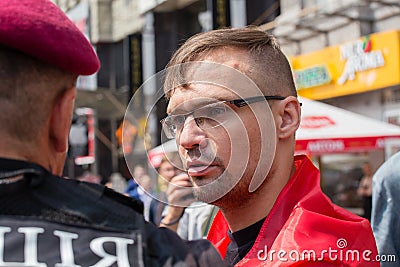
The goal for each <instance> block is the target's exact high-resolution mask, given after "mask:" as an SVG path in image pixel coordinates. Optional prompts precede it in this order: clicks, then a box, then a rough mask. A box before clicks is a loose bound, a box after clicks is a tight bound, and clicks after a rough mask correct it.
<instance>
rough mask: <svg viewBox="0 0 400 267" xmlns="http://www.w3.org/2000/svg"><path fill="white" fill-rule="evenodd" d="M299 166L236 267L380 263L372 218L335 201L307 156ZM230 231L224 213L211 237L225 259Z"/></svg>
mask: <svg viewBox="0 0 400 267" xmlns="http://www.w3.org/2000/svg"><path fill="white" fill-rule="evenodd" d="M295 165H296V173H295V174H294V175H293V177H292V178H291V179H290V180H289V182H288V183H287V185H286V186H285V187H284V188H283V190H282V192H281V193H280V194H279V196H278V198H277V200H276V202H275V204H274V206H273V208H272V209H271V211H270V213H269V214H268V216H267V218H266V219H265V221H264V224H263V225H262V227H261V230H260V233H259V234H258V237H257V239H256V241H255V243H254V245H253V247H252V248H251V249H250V251H249V252H248V253H247V255H246V256H245V257H244V259H242V260H241V261H240V262H239V263H238V264H237V265H236V266H310V265H312V266H379V262H377V261H375V259H376V256H377V254H378V252H377V248H376V244H375V239H374V236H373V233H372V230H371V227H370V224H369V222H368V220H366V219H363V218H361V217H359V216H357V215H354V214H352V213H351V212H348V211H346V210H345V209H343V208H340V207H338V206H336V205H334V204H332V203H331V201H330V200H329V199H328V197H326V196H325V195H324V194H323V193H322V191H321V188H320V180H319V171H318V169H316V168H315V167H314V165H313V164H312V162H311V161H310V160H309V159H308V158H307V157H306V156H295ZM228 229H229V228H228V224H227V222H226V221H225V218H224V217H223V215H222V213H221V212H219V213H218V214H217V215H216V217H215V219H214V222H213V224H212V226H211V229H210V232H209V234H208V237H207V239H208V240H210V241H211V242H212V243H213V244H214V245H215V246H216V247H217V248H218V250H219V252H220V253H221V256H222V257H225V252H226V249H227V247H228V244H229V242H230V239H229V237H228V235H227V232H228Z"/></svg>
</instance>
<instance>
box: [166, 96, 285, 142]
mask: <svg viewBox="0 0 400 267" xmlns="http://www.w3.org/2000/svg"><path fill="white" fill-rule="evenodd" d="M285 98H286V97H283V96H254V97H249V98H242V99H234V100H226V101H219V102H215V103H211V104H208V105H205V106H202V107H200V108H198V109H195V110H193V111H191V112H188V113H185V114H172V115H169V116H167V117H165V118H164V119H162V120H161V125H162V129H163V131H164V133H165V136H166V137H167V138H170V139H172V138H175V137H176V135H177V133H179V132H180V131H181V130H182V129H183V126H184V125H185V122H186V119H187V118H188V117H189V116H190V115H193V119H194V121H195V122H196V125H197V126H198V127H199V128H201V129H203V130H207V129H212V128H215V127H218V126H221V125H223V124H224V123H226V122H227V121H229V120H230V119H231V118H233V117H234V116H235V114H234V113H235V112H234V111H233V110H232V108H230V107H229V106H228V105H227V104H232V105H235V106H236V107H238V108H241V107H244V106H247V105H249V104H252V103H256V102H260V101H264V100H284V99H285Z"/></svg>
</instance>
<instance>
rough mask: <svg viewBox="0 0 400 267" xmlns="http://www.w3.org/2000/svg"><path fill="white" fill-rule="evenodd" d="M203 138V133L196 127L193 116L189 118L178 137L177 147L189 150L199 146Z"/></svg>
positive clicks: (204, 136)
mask: <svg viewBox="0 0 400 267" xmlns="http://www.w3.org/2000/svg"><path fill="white" fill-rule="evenodd" d="M205 138H206V135H205V132H204V131H203V130H202V129H201V128H200V127H199V126H198V125H197V123H196V120H195V119H194V118H193V116H189V117H188V118H187V119H186V121H185V123H184V125H183V127H182V130H181V132H180V133H179V135H178V145H180V146H182V147H184V148H185V149H191V148H194V147H197V146H199V144H200V143H201V141H202V140H204V139H205Z"/></svg>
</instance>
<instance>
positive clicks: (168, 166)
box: [149, 154, 179, 225]
mask: <svg viewBox="0 0 400 267" xmlns="http://www.w3.org/2000/svg"><path fill="white" fill-rule="evenodd" d="M173 157H174V155H172V154H168V155H165V156H164V157H163V158H162V159H161V162H160V165H159V166H158V168H157V171H158V177H157V190H156V191H155V192H153V194H155V195H154V198H153V200H152V201H151V203H150V214H149V221H150V222H152V223H154V224H155V225H159V224H160V222H161V217H162V213H163V211H164V208H165V207H166V203H167V202H168V200H167V195H166V191H167V188H168V185H169V183H170V181H171V179H172V177H174V176H175V175H176V174H177V173H178V171H179V169H178V168H177V167H175V166H174V164H173V163H172V162H171V161H170V160H172V159H173Z"/></svg>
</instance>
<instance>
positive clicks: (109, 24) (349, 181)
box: [53, 0, 400, 214]
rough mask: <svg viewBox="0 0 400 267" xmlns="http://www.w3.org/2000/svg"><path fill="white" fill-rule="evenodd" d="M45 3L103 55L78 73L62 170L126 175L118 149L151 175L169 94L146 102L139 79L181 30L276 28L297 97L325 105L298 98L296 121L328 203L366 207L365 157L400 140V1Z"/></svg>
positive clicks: (398, 146) (376, 157) (378, 160)
mask: <svg viewBox="0 0 400 267" xmlns="http://www.w3.org/2000/svg"><path fill="white" fill-rule="evenodd" d="M53 2H55V3H56V4H57V5H58V6H60V7H61V8H62V9H63V10H64V11H65V12H66V13H67V14H68V16H69V17H70V18H71V19H72V20H73V21H74V22H75V23H76V25H77V26H78V27H79V28H80V29H81V30H82V32H84V33H85V34H86V36H87V37H88V38H89V39H90V41H91V43H92V44H93V47H94V49H95V50H96V51H97V54H98V56H99V58H100V60H101V64H102V67H101V69H100V71H99V72H98V73H97V74H95V75H92V76H85V77H80V78H79V82H78V95H77V101H76V111H75V114H74V121H73V125H72V127H71V134H70V149H69V157H68V159H67V163H66V167H65V170H64V175H65V176H68V177H70V178H74V179H78V178H82V177H86V178H87V177H89V178H90V177H92V178H93V177H95V178H96V179H94V180H95V181H97V182H101V183H104V184H105V183H107V182H110V177H111V176H112V174H115V173H119V174H120V175H121V176H122V177H124V178H125V179H129V178H132V174H131V173H130V172H129V170H128V167H127V165H126V163H125V158H124V155H123V153H122V151H123V150H124V151H125V152H126V154H127V155H126V156H127V160H129V161H131V162H132V165H142V166H144V168H145V169H146V171H147V172H148V173H149V175H150V176H151V177H155V175H156V174H155V173H154V172H153V171H154V170H153V167H152V166H154V167H157V165H158V164H159V159H160V157H161V155H160V153H159V151H160V149H159V147H158V146H160V145H161V142H162V138H161V125H160V123H159V121H160V120H161V119H162V118H164V117H165V116H166V114H165V107H166V102H165V101H158V102H157V104H156V106H155V107H153V103H155V102H156V101H155V92H156V91H157V90H158V89H159V88H161V85H160V84H152V83H148V84H146V86H144V87H143V88H141V89H140V90H139V91H138V89H139V88H140V87H141V85H142V84H143V82H144V81H146V80H147V79H148V78H149V77H151V76H152V75H154V74H156V73H157V72H159V71H161V70H163V69H164V68H165V66H166V64H167V62H168V60H169V58H170V57H171V55H172V53H173V52H174V51H175V50H176V49H177V48H178V47H179V45H180V44H182V43H183V41H184V40H185V39H187V38H188V37H190V36H192V35H194V34H196V33H199V32H202V31H208V30H211V29H217V28H221V27H245V26H246V25H256V26H259V27H260V29H262V30H264V31H269V32H271V33H273V34H275V35H276V36H277V37H278V40H279V41H280V44H281V47H282V48H283V50H284V52H285V54H286V55H287V57H288V58H289V60H290V63H291V65H292V67H293V70H294V75H295V79H296V84H297V88H298V94H299V96H301V97H304V98H305V99H310V100H313V102H310V103H314V101H316V102H317V104H328V105H329V106H324V107H328V108H329V107H332V110H328V111H319V110H317V107H315V108H314V107H313V108H308V109H309V110H308V111H306V110H307V107H311V105H312V104H310V105H308V104H304V105H303V108H304V110H305V113H304V116H303V123H302V126H301V129H300V130H299V131H303V132H302V133H304V134H300V133H299V136H298V138H299V139H298V143H297V146H296V153H306V154H307V155H309V156H310V157H311V158H312V159H313V161H314V163H315V164H316V165H317V166H318V167H319V168H320V170H321V176H322V180H321V183H322V188H323V190H324V191H325V193H326V194H328V196H329V197H331V199H332V200H333V201H334V202H335V203H337V204H339V205H340V206H343V207H346V208H347V209H349V210H352V211H353V212H355V213H357V214H362V210H361V209H362V197H361V196H360V195H359V194H357V189H358V187H359V184H360V181H361V179H362V177H363V176H364V175H365V170H363V164H364V163H369V164H370V166H371V170H372V172H374V171H375V170H376V169H377V168H378V167H379V166H380V165H381V164H382V163H383V162H384V161H385V160H386V159H387V158H388V157H389V156H390V155H392V154H394V153H395V152H396V151H399V150H400V1H399V0H280V1H279V0H53ZM136 92H138V94H137V95H136V98H135V101H136V102H135V105H136V109H135V110H137V112H136V113H135V114H134V118H133V119H131V120H129V121H125V123H129V127H126V128H125V130H126V131H127V132H126V133H124V137H125V138H124V140H122V135H123V133H122V130H123V129H122V123H123V121H124V114H125V110H126V108H127V105H128V103H129V101H130V99H131V98H132V96H133V95H134V94H135V93H136ZM336 108H338V109H336ZM342 110H344V111H350V112H352V113H351V114H350V113H349V114H346V113H341V111H342ZM313 112H314V113H313ZM353 115H355V117H352V116H353ZM336 119H337V121H336ZM339 119H343V120H344V121H347V124H345V122H340V123H339ZM359 120H360V121H359ZM375 122H376V123H377V124H374V123H375ZM346 125H347V126H346ZM352 125H353V126H354V127H356V128H357V129H354V130H352V128H351V127H352ZM333 126H337V127H338V128H337V129H335V130H333V129H334V128H333ZM326 127H332V128H327V129H328V132H329V133H331V134H332V135H328V134H322V132H323V129H324V128H326ZM340 127H342V128H340ZM330 129H332V130H330ZM312 130H314V131H312ZM360 132H361V133H360ZM306 133H307V134H306ZM308 134H309V135H308ZM313 134H314V135H313ZM157 147H158V148H157ZM157 149H158V150H157ZM171 150H173V148H172V149H171ZM148 151H152V153H150V154H151V157H149V153H148ZM88 175H89V176H88ZM90 175H91V176H90Z"/></svg>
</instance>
